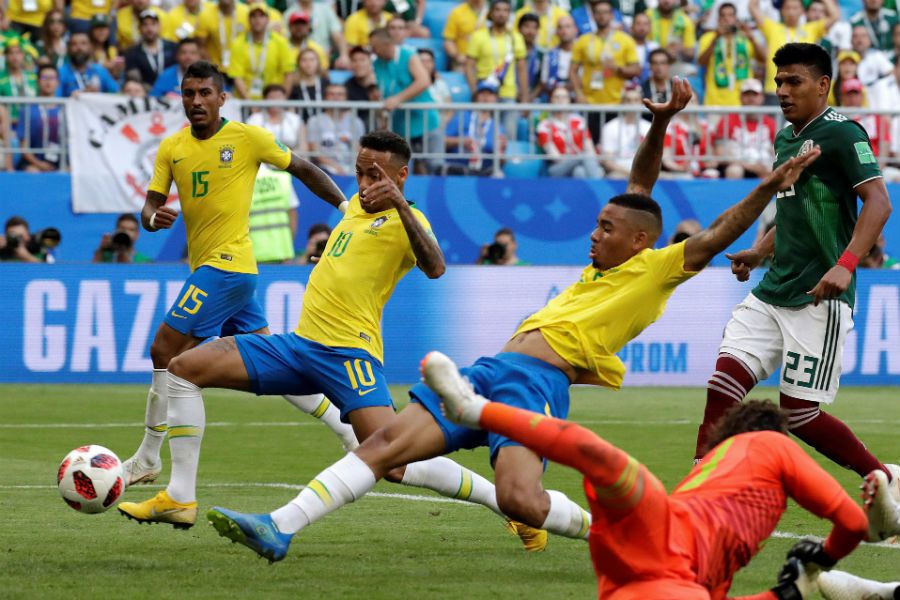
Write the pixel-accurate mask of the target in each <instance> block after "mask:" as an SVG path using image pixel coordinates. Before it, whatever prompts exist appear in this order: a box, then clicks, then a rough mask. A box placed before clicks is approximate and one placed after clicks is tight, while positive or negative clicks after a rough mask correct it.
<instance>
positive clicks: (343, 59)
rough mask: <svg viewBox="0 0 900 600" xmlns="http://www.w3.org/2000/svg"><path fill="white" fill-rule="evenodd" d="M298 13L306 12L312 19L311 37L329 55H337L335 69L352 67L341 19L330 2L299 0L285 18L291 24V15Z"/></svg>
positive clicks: (286, 13)
mask: <svg viewBox="0 0 900 600" xmlns="http://www.w3.org/2000/svg"><path fill="white" fill-rule="evenodd" d="M298 13H306V14H307V15H309V20H310V28H311V29H310V39H311V40H312V41H314V42H315V43H317V44H318V45H319V46H320V47H322V48H323V49H324V50H325V52H326V54H327V56H331V55H333V54H336V55H337V58H336V59H335V61H334V68H335V69H349V68H350V52H349V46H348V45H347V41H346V40H345V39H344V30H343V26H342V25H341V20H340V19H339V18H338V16H337V14H336V13H335V12H334V8H333V7H332V5H331V3H330V2H313V0H299V2H298V3H297V4H296V5H295V6H294V7H293V8H291V9H289V10H288V11H287V12H285V15H284V16H285V19H286V20H287V21H286V22H287V24H288V26H290V21H291V17H293V16H294V15H295V14H298Z"/></svg>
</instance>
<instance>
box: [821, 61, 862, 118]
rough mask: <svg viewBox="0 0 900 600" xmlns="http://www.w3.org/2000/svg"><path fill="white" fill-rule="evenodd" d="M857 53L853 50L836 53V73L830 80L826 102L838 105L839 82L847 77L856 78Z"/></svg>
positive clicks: (857, 68)
mask: <svg viewBox="0 0 900 600" xmlns="http://www.w3.org/2000/svg"><path fill="white" fill-rule="evenodd" d="M859 61H860V57H859V54H858V53H856V52H854V51H853V50H841V51H840V52H838V55H837V75H835V77H834V80H832V82H831V90H830V91H829V92H828V104H830V105H831V106H840V104H841V82H844V81H847V80H848V79H858V77H857V73H858V70H859Z"/></svg>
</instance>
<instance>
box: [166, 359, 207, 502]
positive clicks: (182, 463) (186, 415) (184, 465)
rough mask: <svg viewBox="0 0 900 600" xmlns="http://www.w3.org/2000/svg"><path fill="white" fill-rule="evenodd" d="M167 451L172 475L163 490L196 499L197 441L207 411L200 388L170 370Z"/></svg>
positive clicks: (185, 499)
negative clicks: (169, 454)
mask: <svg viewBox="0 0 900 600" xmlns="http://www.w3.org/2000/svg"><path fill="white" fill-rule="evenodd" d="M168 391H169V414H168V418H169V451H170V452H171V453H172V476H171V478H170V479H169V487H167V488H166V491H167V492H168V493H169V497H170V498H172V500H174V501H175V502H181V503H187V502H194V501H195V500H196V499H197V490H196V488H197V466H198V464H199V463H200V442H201V441H202V440H203V429H204V428H205V427H206V413H205V411H204V410H203V397H202V396H201V395H200V388H198V387H197V386H196V385H194V384H193V383H191V382H190V381H186V380H184V379H182V378H181V377H178V376H176V375H172V374H171V373H169V385H168Z"/></svg>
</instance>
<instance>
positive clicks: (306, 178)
mask: <svg viewBox="0 0 900 600" xmlns="http://www.w3.org/2000/svg"><path fill="white" fill-rule="evenodd" d="M285 171H287V172H288V173H290V174H291V175H293V176H294V177H296V178H297V179H299V180H300V181H301V182H302V183H303V185H305V186H306V187H308V188H309V191H311V192H312V193H313V194H315V195H316V196H318V197H319V198H321V199H322V200H324V201H325V202H327V203H328V204H330V205H332V206H333V207H335V208H337V209H338V210H341V212H346V206H347V205H346V204H343V203H344V202H346V201H347V199H346V198H345V197H344V193H343V192H342V191H341V190H340V188H339V187H338V186H337V184H335V183H334V181H333V180H332V179H331V177H329V176H328V174H326V173H325V171H323V170H322V169H320V168H319V167H317V166H316V165H314V164H312V163H311V162H309V161H308V160H306V159H305V158H300V157H299V156H297V155H296V154H294V153H293V152H292V153H291V162H290V164H289V165H288V166H287V169H285ZM341 206H343V207H344V208H343V209H342V208H341Z"/></svg>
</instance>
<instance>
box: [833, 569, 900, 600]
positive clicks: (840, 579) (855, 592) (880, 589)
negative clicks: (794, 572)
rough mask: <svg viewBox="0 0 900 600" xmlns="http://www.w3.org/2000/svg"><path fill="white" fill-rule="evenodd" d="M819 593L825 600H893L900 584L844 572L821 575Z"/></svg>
mask: <svg viewBox="0 0 900 600" xmlns="http://www.w3.org/2000/svg"><path fill="white" fill-rule="evenodd" d="M818 583H819V592H820V593H821V594H822V596H824V597H825V600H893V599H894V597H895V595H894V594H895V590H897V589H898V588H900V583H897V582H894V583H881V582H879V581H872V580H870V579H863V578H862V577H857V576H856V575H851V574H850V573H844V572H843V571H825V572H823V573H819V580H818Z"/></svg>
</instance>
